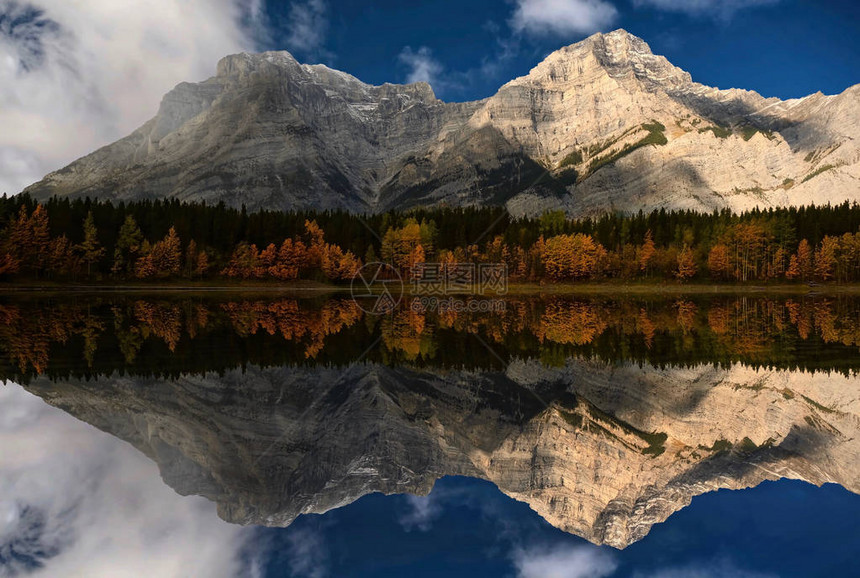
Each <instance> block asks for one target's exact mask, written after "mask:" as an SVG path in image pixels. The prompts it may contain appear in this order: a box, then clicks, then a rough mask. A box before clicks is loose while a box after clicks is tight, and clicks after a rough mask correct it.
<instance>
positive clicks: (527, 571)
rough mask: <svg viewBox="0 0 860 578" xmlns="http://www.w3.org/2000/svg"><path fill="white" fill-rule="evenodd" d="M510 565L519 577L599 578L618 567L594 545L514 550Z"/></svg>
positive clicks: (613, 559) (606, 554)
mask: <svg viewBox="0 0 860 578" xmlns="http://www.w3.org/2000/svg"><path fill="white" fill-rule="evenodd" d="M514 566H515V567H516V569H517V576H519V578H603V577H604V576H609V575H611V574H612V573H613V572H615V569H616V568H617V567H618V564H617V562H616V561H615V558H614V557H613V556H612V555H611V554H609V553H608V552H607V551H606V550H605V549H600V548H598V547H597V546H572V547H571V546H566V547H565V546H556V547H554V548H548V549H547V548H535V549H527V550H518V551H516V552H515V553H514Z"/></svg>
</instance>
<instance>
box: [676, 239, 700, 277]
mask: <svg viewBox="0 0 860 578" xmlns="http://www.w3.org/2000/svg"><path fill="white" fill-rule="evenodd" d="M696 271H697V266H696V258H695V256H694V255H693V250H692V249H690V247H689V246H687V245H684V248H683V249H682V250H681V252H680V253H678V268H677V271H675V276H676V277H678V279H680V280H681V281H687V280H688V279H692V278H693V277H694V276H695V275H696Z"/></svg>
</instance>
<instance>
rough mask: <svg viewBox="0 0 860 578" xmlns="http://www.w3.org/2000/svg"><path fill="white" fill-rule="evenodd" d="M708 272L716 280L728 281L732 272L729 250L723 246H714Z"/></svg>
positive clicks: (709, 259) (709, 257) (710, 254)
mask: <svg viewBox="0 0 860 578" xmlns="http://www.w3.org/2000/svg"><path fill="white" fill-rule="evenodd" d="M708 270H709V271H710V272H711V277H713V278H715V279H728V278H729V276H730V271H731V263H730V261H729V248H728V247H726V246H725V245H723V244H721V243H720V244H717V245H714V246H713V247H712V248H711V251H710V253H708Z"/></svg>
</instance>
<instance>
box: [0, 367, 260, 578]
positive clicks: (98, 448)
mask: <svg viewBox="0 0 860 578" xmlns="http://www.w3.org/2000/svg"><path fill="white" fill-rule="evenodd" d="M0 447H2V448H3V451H2V452H0V560H3V562H4V564H3V565H2V566H0V577H4V578H5V577H11V576H16V575H17V574H19V573H21V572H22V571H23V570H24V568H22V567H21V566H18V567H16V566H14V564H15V562H12V561H13V560H16V559H17V560H18V563H19V564H25V565H26V566H27V568H26V572H24V573H26V574H27V575H29V576H34V577H36V578H39V577H53V576H87V577H88V578H101V577H105V578H124V577H128V578H132V577H138V576H159V577H164V578H171V577H174V576H175V577H180V576H210V577H212V578H228V577H229V578H232V577H236V576H248V575H252V576H253V575H256V574H258V573H259V572H258V568H256V567H249V565H248V564H247V563H246V562H243V557H244V554H245V553H248V552H249V550H247V548H248V547H249V543H250V541H251V539H252V538H253V530H248V529H244V528H240V527H238V526H231V525H229V524H227V523H226V522H223V521H221V520H219V519H218V518H217V516H216V514H215V507H214V506H213V504H211V503H210V502H208V501H207V500H205V499H203V498H199V497H181V496H179V495H177V494H176V493H174V492H173V490H171V489H170V488H168V487H167V486H166V485H165V484H164V483H163V482H162V481H161V478H160V476H159V473H158V469H157V468H156V467H155V465H154V464H153V463H152V462H151V461H149V460H148V459H147V458H146V457H145V456H143V455H142V454H140V453H138V451H137V450H135V449H134V448H132V447H131V446H129V445H128V444H126V443H124V442H122V441H120V440H118V439H116V438H114V437H112V436H110V435H108V434H106V433H103V432H100V431H98V430H96V429H95V428H93V427H91V426H89V425H87V424H84V423H82V422H79V421H77V420H75V419H74V418H73V417H71V416H69V415H68V414H66V413H64V412H63V411H61V410H59V409H56V408H53V407H50V406H48V405H47V404H45V403H44V402H43V401H42V400H40V399H38V398H36V397H34V396H32V395H30V394H29V393H27V392H26V391H25V390H24V389H22V388H21V387H19V386H17V385H14V384H8V385H6V386H2V385H0ZM13 552H14V553H15V555H16V557H13V556H11V554H12V553H13ZM46 554H47V556H46ZM22 561H27V562H22ZM34 561H39V562H41V564H42V566H41V567H40V568H37V569H34V568H32V567H31V566H32V564H30V563H29V562H34Z"/></svg>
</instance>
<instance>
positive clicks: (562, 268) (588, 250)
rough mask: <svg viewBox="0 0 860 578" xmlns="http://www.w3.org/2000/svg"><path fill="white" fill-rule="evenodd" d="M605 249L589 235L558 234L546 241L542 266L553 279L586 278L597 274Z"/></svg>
mask: <svg viewBox="0 0 860 578" xmlns="http://www.w3.org/2000/svg"><path fill="white" fill-rule="evenodd" d="M605 257H606V249H604V248H603V246H602V245H600V243H596V242H595V241H594V239H593V238H592V237H591V236H589V235H583V234H581V233H577V234H576V235H558V236H557V237H552V238H551V239H547V241H546V249H545V250H544V266H545V267H546V272H547V275H549V277H550V278H552V279H555V280H559V281H560V280H565V279H587V278H590V277H594V276H596V275H598V274H599V273H600V272H601V271H600V264H601V262H602V261H603V259H604V258H605Z"/></svg>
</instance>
